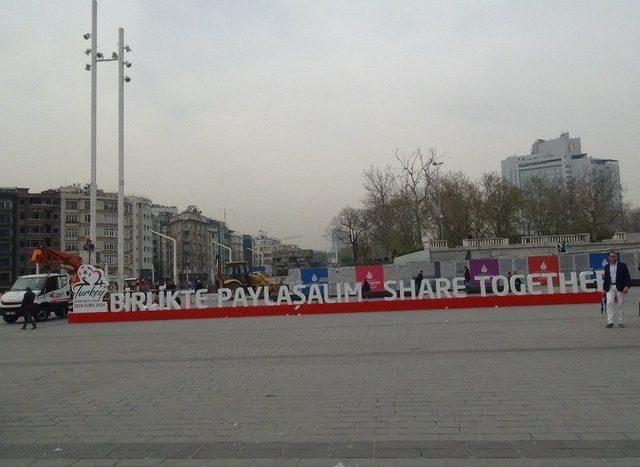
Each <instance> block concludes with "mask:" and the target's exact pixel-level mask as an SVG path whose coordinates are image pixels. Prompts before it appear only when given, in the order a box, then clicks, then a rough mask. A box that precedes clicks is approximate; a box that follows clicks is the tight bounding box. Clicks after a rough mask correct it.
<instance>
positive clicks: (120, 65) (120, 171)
mask: <svg viewBox="0 0 640 467" xmlns="http://www.w3.org/2000/svg"><path fill="white" fill-rule="evenodd" d="M118 290H124V29H123V28H119V29H118Z"/></svg>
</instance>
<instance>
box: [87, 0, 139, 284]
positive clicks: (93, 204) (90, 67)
mask: <svg viewBox="0 0 640 467" xmlns="http://www.w3.org/2000/svg"><path fill="white" fill-rule="evenodd" d="M97 25H98V2H97V0H92V2H91V33H86V34H85V35H84V36H83V37H84V38H85V39H86V40H88V39H91V48H90V49H87V50H85V53H86V54H87V55H91V64H87V65H86V66H85V70H87V71H91V194H90V213H91V216H90V227H89V235H90V237H91V239H92V240H93V241H94V242H95V241H96V239H97V225H96V222H97V204H98V203H97V181H96V118H97V112H96V110H97V80H98V66H97V65H98V63H100V62H115V61H117V62H118V65H119V66H118V288H119V290H124V83H125V82H127V83H129V82H130V81H131V78H129V77H128V76H124V67H125V66H126V67H127V68H129V67H131V62H129V61H125V60H124V52H125V50H126V51H127V52H130V51H131V48H130V47H129V46H128V45H125V43H124V29H123V28H119V29H118V52H113V53H112V54H111V58H104V55H103V54H102V53H100V52H98V35H97Z"/></svg>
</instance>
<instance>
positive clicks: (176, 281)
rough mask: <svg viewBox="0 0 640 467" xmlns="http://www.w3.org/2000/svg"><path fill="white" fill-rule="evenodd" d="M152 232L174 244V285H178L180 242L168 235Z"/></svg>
mask: <svg viewBox="0 0 640 467" xmlns="http://www.w3.org/2000/svg"><path fill="white" fill-rule="evenodd" d="M150 232H151V233H152V234H156V235H158V236H160V237H162V238H166V239H167V240H171V242H173V283H174V284H175V285H178V242H177V241H176V239H175V238H172V237H169V236H168V235H165V234H163V233H160V232H156V231H155V230H151V231H150Z"/></svg>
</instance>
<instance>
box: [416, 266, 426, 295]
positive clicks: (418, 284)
mask: <svg viewBox="0 0 640 467" xmlns="http://www.w3.org/2000/svg"><path fill="white" fill-rule="evenodd" d="M423 280H424V273H423V272H422V270H420V272H419V273H418V275H417V276H416V284H415V286H416V294H419V293H420V287H422V281H423Z"/></svg>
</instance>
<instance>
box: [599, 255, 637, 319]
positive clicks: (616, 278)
mask: <svg viewBox="0 0 640 467" xmlns="http://www.w3.org/2000/svg"><path fill="white" fill-rule="evenodd" d="M630 285H631V276H630V275H629V269H628V268H627V265H626V264H624V263H622V262H620V261H618V255H616V252H615V251H611V252H609V264H607V265H606V266H605V267H604V284H603V288H604V291H605V292H606V293H607V327H608V328H612V327H613V314H614V310H616V309H617V312H618V326H619V327H621V328H623V327H624V322H623V313H624V308H623V306H622V304H623V297H624V294H626V293H627V292H628V291H629V286H630Z"/></svg>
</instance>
